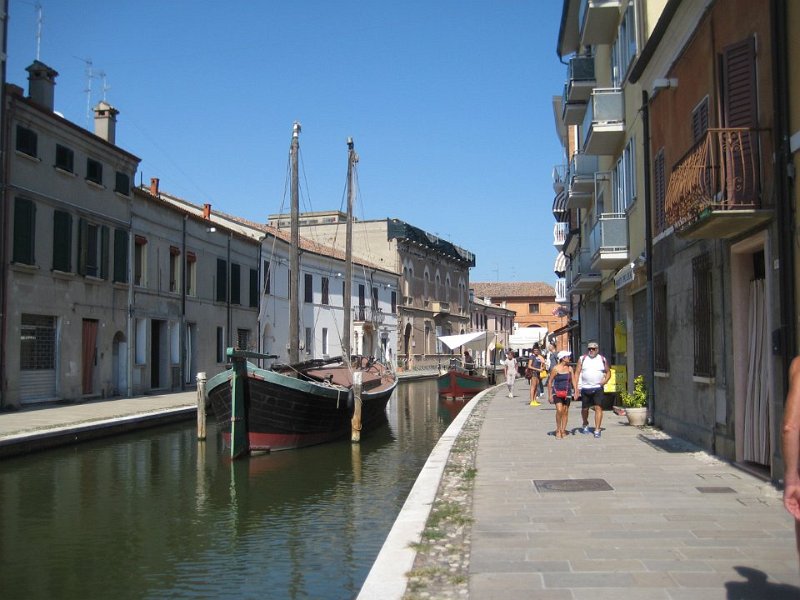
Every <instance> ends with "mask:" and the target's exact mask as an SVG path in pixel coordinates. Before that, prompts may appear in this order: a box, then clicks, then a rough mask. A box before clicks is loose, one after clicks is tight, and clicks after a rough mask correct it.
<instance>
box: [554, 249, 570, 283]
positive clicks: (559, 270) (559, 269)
mask: <svg viewBox="0 0 800 600" xmlns="http://www.w3.org/2000/svg"><path fill="white" fill-rule="evenodd" d="M553 272H554V273H555V274H556V275H558V276H559V277H563V276H564V273H566V272H567V256H566V255H565V254H564V253H563V252H559V253H558V256H556V262H555V264H554V265H553Z"/></svg>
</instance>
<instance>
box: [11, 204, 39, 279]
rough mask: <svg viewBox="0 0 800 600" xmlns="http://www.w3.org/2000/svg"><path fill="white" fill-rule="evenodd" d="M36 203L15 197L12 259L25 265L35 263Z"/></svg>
mask: <svg viewBox="0 0 800 600" xmlns="http://www.w3.org/2000/svg"><path fill="white" fill-rule="evenodd" d="M35 231H36V205H35V204H34V203H33V202H31V201H30V200H27V199H25V198H15V199H14V251H13V257H12V260H13V261H14V262H15V263H19V264H23V265H33V264H36V263H35V255H34V244H35V240H36V236H35V235H34V234H35Z"/></svg>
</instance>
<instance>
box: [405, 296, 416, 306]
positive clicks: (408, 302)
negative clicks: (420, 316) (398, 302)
mask: <svg viewBox="0 0 800 600" xmlns="http://www.w3.org/2000/svg"><path fill="white" fill-rule="evenodd" d="M403 306H414V296H403Z"/></svg>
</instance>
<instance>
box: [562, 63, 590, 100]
mask: <svg viewBox="0 0 800 600" xmlns="http://www.w3.org/2000/svg"><path fill="white" fill-rule="evenodd" d="M595 87H597V80H596V78H595V75H594V56H573V57H572V58H571V59H569V65H568V66H567V94H566V100H567V102H586V101H587V100H588V99H589V94H591V93H592V90H593V89H594V88H595Z"/></svg>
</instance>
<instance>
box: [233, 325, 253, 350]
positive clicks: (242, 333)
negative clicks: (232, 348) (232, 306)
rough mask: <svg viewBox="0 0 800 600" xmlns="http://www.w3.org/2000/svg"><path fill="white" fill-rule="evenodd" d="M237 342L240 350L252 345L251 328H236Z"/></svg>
mask: <svg viewBox="0 0 800 600" xmlns="http://www.w3.org/2000/svg"><path fill="white" fill-rule="evenodd" d="M236 344H237V348H239V350H247V349H248V348H249V346H250V330H249V329H237V330H236Z"/></svg>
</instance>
